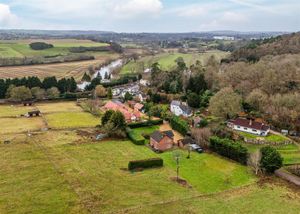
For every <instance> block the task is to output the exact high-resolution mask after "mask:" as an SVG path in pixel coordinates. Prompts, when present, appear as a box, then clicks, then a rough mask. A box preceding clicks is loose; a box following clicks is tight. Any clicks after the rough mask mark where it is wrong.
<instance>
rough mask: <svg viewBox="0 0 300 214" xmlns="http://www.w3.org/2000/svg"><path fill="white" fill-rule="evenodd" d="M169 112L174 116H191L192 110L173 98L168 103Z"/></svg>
mask: <svg viewBox="0 0 300 214" xmlns="http://www.w3.org/2000/svg"><path fill="white" fill-rule="evenodd" d="M170 109H171V112H172V113H173V114H175V115H176V116H184V117H190V116H192V110H191V108H190V107H188V106H187V105H185V104H182V103H181V102H180V101H177V100H173V101H172V102H171V105H170Z"/></svg>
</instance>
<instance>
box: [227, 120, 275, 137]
mask: <svg viewBox="0 0 300 214" xmlns="http://www.w3.org/2000/svg"><path fill="white" fill-rule="evenodd" d="M227 126H228V127H230V128H232V129H234V130H237V131H242V132H247V133H250V134H254V135H258V136H267V135H268V134H269V132H270V126H267V125H265V124H264V123H260V122H256V121H253V120H248V119H244V118H237V119H235V120H230V121H229V122H228V123H227Z"/></svg>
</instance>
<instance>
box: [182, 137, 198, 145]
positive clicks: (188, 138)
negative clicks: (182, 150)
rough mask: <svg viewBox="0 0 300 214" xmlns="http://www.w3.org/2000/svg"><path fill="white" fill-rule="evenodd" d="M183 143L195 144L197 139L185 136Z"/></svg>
mask: <svg viewBox="0 0 300 214" xmlns="http://www.w3.org/2000/svg"><path fill="white" fill-rule="evenodd" d="M181 142H182V144H183V145H187V144H195V143H196V141H195V140H194V139H193V138H191V137H185V138H184V139H182V140H181Z"/></svg>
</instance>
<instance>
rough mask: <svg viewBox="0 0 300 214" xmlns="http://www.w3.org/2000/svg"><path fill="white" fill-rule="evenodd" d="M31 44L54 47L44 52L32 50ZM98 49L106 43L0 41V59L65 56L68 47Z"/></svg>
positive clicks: (69, 40) (82, 41) (83, 41)
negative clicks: (43, 44) (45, 44)
mask: <svg viewBox="0 0 300 214" xmlns="http://www.w3.org/2000/svg"><path fill="white" fill-rule="evenodd" d="M32 42H46V43H50V44H52V45H53V46H54V47H53V48H49V49H46V50H32V49H31V48H30V47H29V44H30V43H32ZM80 46H83V47H99V46H108V44H106V43H97V42H93V41H90V40H75V39H60V40H59V39H57V40H2V41H0V57H2V58H9V57H21V58H23V57H33V56H56V55H66V54H69V53H70V51H69V50H68V48H70V47H80Z"/></svg>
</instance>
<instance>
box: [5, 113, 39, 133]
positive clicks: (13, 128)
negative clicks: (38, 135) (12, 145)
mask: <svg viewBox="0 0 300 214" xmlns="http://www.w3.org/2000/svg"><path fill="white" fill-rule="evenodd" d="M0 124H1V129H0V134H11V133H21V132H27V131H39V130H41V129H42V128H44V127H45V124H44V121H43V119H42V118H41V117H33V118H24V117H23V118H0Z"/></svg>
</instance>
